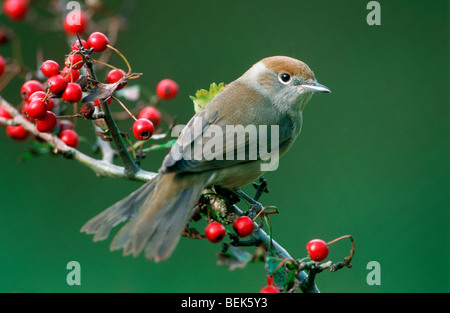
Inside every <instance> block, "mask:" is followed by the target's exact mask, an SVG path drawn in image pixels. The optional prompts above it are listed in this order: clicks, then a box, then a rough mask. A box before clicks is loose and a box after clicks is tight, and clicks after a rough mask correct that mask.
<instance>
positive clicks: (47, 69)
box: [41, 60, 61, 77]
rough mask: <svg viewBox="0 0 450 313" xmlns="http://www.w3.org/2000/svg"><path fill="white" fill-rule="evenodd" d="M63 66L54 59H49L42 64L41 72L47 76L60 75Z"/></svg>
mask: <svg viewBox="0 0 450 313" xmlns="http://www.w3.org/2000/svg"><path fill="white" fill-rule="evenodd" d="M60 70H61V68H60V67H59V64H58V63H56V62H55V61H53V60H47V61H45V62H44V63H42V65H41V72H42V74H44V76H46V77H52V76H53V75H58V74H59V71H60Z"/></svg>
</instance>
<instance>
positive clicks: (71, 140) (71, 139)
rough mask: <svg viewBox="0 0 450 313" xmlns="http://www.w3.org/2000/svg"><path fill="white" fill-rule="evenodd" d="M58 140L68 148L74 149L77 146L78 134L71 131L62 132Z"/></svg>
mask: <svg viewBox="0 0 450 313" xmlns="http://www.w3.org/2000/svg"><path fill="white" fill-rule="evenodd" d="M59 138H60V139H61V140H62V141H63V142H64V143H65V144H66V145H68V146H69V147H72V148H76V147H77V146H78V134H77V133H76V131H74V130H73V129H66V130H63V131H62V132H61V133H60V134H59Z"/></svg>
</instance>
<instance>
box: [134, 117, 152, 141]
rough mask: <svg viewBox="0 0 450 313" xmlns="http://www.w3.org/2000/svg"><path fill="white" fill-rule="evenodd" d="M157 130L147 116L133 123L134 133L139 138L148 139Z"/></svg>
mask: <svg viewBox="0 0 450 313" xmlns="http://www.w3.org/2000/svg"><path fill="white" fill-rule="evenodd" d="M154 131H155V126H153V123H152V122H150V121H149V120H147V119H145V118H141V119H138V120H137V121H135V122H134V123H133V134H134V136H135V137H136V138H137V139H139V140H147V139H149V138H150V137H151V136H152V135H153V132H154Z"/></svg>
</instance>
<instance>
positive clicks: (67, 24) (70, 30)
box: [63, 10, 86, 35]
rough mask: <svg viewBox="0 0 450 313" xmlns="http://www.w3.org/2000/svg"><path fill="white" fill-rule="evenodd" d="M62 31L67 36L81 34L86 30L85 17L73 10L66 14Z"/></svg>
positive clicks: (81, 12)
mask: <svg viewBox="0 0 450 313" xmlns="http://www.w3.org/2000/svg"><path fill="white" fill-rule="evenodd" d="M63 27H64V31H65V32H66V34H68V35H75V34H82V33H84V31H85V30H86V16H85V15H84V12H83V11H80V10H73V11H72V12H70V13H69V14H67V16H66V18H65V19H64V23H63Z"/></svg>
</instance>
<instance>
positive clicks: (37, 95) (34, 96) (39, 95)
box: [28, 90, 46, 103]
mask: <svg viewBox="0 0 450 313" xmlns="http://www.w3.org/2000/svg"><path fill="white" fill-rule="evenodd" d="M45 95H46V93H45V91H42V90H38V91H35V92H33V93H32V94H31V95H30V96H29V97H28V103H30V102H31V101H33V100H34V99H41V100H42V99H44V98H45Z"/></svg>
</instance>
